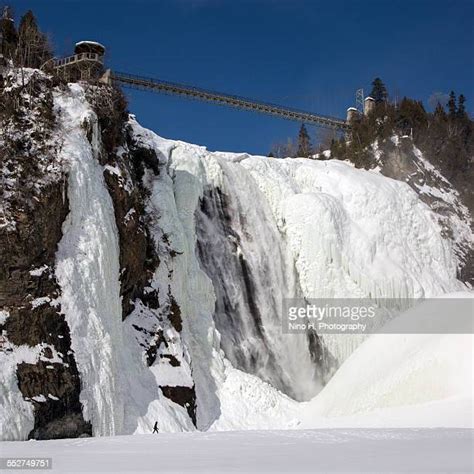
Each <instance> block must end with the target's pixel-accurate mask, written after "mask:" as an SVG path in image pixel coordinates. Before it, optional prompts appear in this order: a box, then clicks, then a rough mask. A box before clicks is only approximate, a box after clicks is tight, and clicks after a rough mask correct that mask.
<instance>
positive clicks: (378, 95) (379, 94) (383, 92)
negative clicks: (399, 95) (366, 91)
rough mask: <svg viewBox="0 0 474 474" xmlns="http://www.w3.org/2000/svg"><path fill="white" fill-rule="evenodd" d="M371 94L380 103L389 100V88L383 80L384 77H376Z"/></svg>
mask: <svg viewBox="0 0 474 474" xmlns="http://www.w3.org/2000/svg"><path fill="white" fill-rule="evenodd" d="M370 96H371V97H372V98H373V99H374V100H375V102H376V103H378V104H379V103H381V102H385V101H386V100H387V97H388V92H387V88H386V87H385V84H384V83H383V82H382V79H380V77H376V78H375V79H374V81H373V82H372V92H371V93H370Z"/></svg>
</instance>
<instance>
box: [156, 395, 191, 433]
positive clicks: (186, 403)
mask: <svg viewBox="0 0 474 474" xmlns="http://www.w3.org/2000/svg"><path fill="white" fill-rule="evenodd" d="M161 391H162V392H163V395H164V396H165V397H166V398H169V399H170V400H172V401H173V402H175V403H177V404H178V405H181V406H182V407H184V408H186V411H187V412H188V415H189V417H190V418H191V420H192V421H193V423H194V426H196V391H195V389H194V386H193V387H179V386H178V387H169V386H164V387H161Z"/></svg>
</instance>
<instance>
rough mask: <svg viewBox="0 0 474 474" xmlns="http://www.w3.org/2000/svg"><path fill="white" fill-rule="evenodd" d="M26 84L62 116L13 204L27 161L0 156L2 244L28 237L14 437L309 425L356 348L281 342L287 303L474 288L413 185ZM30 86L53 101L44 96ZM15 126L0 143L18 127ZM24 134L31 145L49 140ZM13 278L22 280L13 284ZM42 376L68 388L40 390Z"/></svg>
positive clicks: (12, 339)
mask: <svg viewBox="0 0 474 474" xmlns="http://www.w3.org/2000/svg"><path fill="white" fill-rule="evenodd" d="M29 79H30V80H31V82H29V84H30V86H25V84H24V83H21V82H20V81H19V79H18V77H17V76H15V73H14V72H12V73H10V76H8V77H7V78H6V84H7V85H6V87H5V88H4V93H5V91H6V90H7V88H9V89H8V93H10V94H11V93H18V94H19V97H20V98H22V100H23V101H24V103H23V105H22V107H23V108H22V109H21V110H20V111H19V113H20V115H21V116H22V117H24V120H27V119H28V118H30V119H31V117H34V115H35V114H38V116H42V115H41V114H43V115H44V112H42V111H41V109H40V108H41V107H43V106H45V107H47V108H48V110H49V113H50V114H51V115H52V116H53V117H54V120H53V122H52V123H48V124H47V130H48V134H49V135H48V137H49V138H48V140H49V141H48V143H49V148H48V151H47V152H45V156H47V160H49V162H48V161H47V160H46V158H45V165H44V166H43V165H41V167H40V166H39V165H38V166H37V167H36V168H35V174H36V176H37V182H38V186H37V187H35V186H33V188H34V189H33V191H32V193H30V194H27V195H25V196H24V199H23V201H21V202H20V203H19V202H18V196H20V193H21V191H20V188H21V186H23V183H24V182H27V185H28V186H30V184H31V183H30V181H31V177H30V178H29V177H28V176H29V175H28V174H25V175H24V176H20V177H19V176H18V169H19V168H22V167H25V166H26V165H25V163H26V162H27V160H26V158H23V155H21V154H19V155H15V153H13V154H11V156H10V155H9V156H8V159H5V160H4V162H3V163H2V166H3V170H2V180H3V181H2V182H3V184H4V187H3V189H2V192H3V194H4V200H3V201H2V218H3V221H2V224H1V225H2V227H1V230H2V242H8V241H9V239H14V238H16V239H19V240H20V241H22V242H23V244H22V246H21V247H20V248H18V249H16V250H15V251H16V254H15V255H13V256H10V257H7V256H6V257H5V259H4V264H3V265H4V266H3V272H2V292H1V293H0V296H1V297H2V300H1V301H0V303H1V308H0V309H1V310H2V312H1V319H0V326H1V329H2V331H3V334H4V337H5V341H6V342H4V343H3V345H2V350H1V351H0V364H1V366H2V371H1V374H2V375H1V376H0V377H1V379H0V398H1V401H2V404H1V411H0V425H1V426H2V432H1V437H2V438H3V439H26V437H28V436H30V437H40V438H41V437H43V438H48V437H63V436H79V435H89V434H93V435H97V436H101V435H113V434H133V433H144V432H150V431H151V427H152V426H153V424H154V423H155V422H158V425H159V429H160V430H161V431H188V430H194V429H196V428H197V429H203V430H205V429H233V428H240V429H242V428H266V427H274V428H275V427H289V426H296V423H297V421H295V420H297V418H298V417H297V415H296V413H297V411H298V410H299V405H298V403H297V401H299V402H301V401H306V400H310V399H312V398H313V397H315V396H316V395H317V394H318V393H319V392H320V391H321V389H322V387H323V386H324V385H325V384H326V383H327V381H328V379H329V378H330V376H331V375H332V372H333V370H334V368H335V367H338V366H339V365H340V364H342V363H343V361H344V360H345V359H346V358H347V357H348V356H349V355H350V354H351V353H352V352H353V350H354V349H355V347H356V346H357V344H358V343H359V342H360V340H359V339H357V338H351V337H348V336H347V337H346V336H325V337H322V336H318V335H316V336H314V335H313V336H311V337H310V335H306V334H300V335H295V334H292V335H286V334H283V333H282V331H281V310H282V302H283V299H284V298H287V297H306V298H316V297H370V298H384V297H385V298H395V299H402V298H407V297H413V298H419V297H432V296H438V295H441V294H445V293H449V292H454V291H459V290H464V289H465V288H466V287H465V286H464V284H463V283H462V282H461V281H459V280H458V279H457V270H458V263H459V256H458V254H457V253H456V251H455V243H453V240H452V239H450V238H448V237H447V236H445V235H444V234H443V232H442V227H441V224H440V222H439V216H437V215H436V213H435V212H434V211H433V210H432V209H431V208H430V207H429V206H428V205H427V204H426V203H424V202H423V201H422V200H421V199H420V198H419V196H418V194H417V193H416V192H415V191H414V190H413V189H412V188H411V187H410V186H409V185H408V184H407V183H404V182H401V181H397V180H394V179H390V178H387V177H384V176H383V175H381V174H380V173H379V172H378V171H364V170H360V169H355V168H354V167H353V166H351V165H350V164H347V163H343V162H338V161H336V160H330V161H315V160H308V159H284V160H279V159H269V158H265V157H258V156H249V155H247V154H231V153H217V152H214V153H213V152H209V151H207V150H206V149H205V148H204V147H200V146H196V145H190V144H187V143H183V142H179V141H172V140H166V139H163V138H160V137H159V136H157V135H156V134H154V133H153V132H151V131H149V130H147V129H144V128H143V127H141V126H140V125H139V123H138V122H137V121H136V119H135V118H134V117H133V116H130V117H129V118H128V119H127V118H126V117H125V116H124V118H123V119H122V120H121V119H120V117H119V120H117V121H116V123H113V122H111V121H110V115H111V112H113V111H114V110H115V107H116V106H115V104H114V101H113V100H111V101H108V100H105V101H104V100H102V99H103V98H104V97H105V98H107V97H109V98H110V97H112V98H113V91H111V90H110V89H109V88H107V87H106V86H103V87H97V86H81V85H78V84H71V85H68V86H59V87H53V85H52V84H50V82H49V81H50V80H49V79H48V78H47V77H46V76H44V75H43V74H40V73H39V72H31V74H30V76H29ZM27 84H28V81H27ZM33 86H34V87H37V88H39V90H41V91H44V94H45V97H46V98H47V101H48V103H47V104H46V105H44V104H36V103H32V102H34V101H33V99H31V93H30V90H29V88H28V87H30V88H32V87H33ZM45 100H46V99H45ZM7 123H9V124H10V125H9V126H8V127H7V126H6V124H7ZM117 123H118V125H117ZM3 124H4V126H3V128H2V131H1V133H2V135H1V137H2V138H1V139H2V142H1V144H2V146H5V143H6V140H7V138H8V139H9V140H10V139H11V136H12V135H11V130H12V128H14V127H15V126H16V127H18V129H21V123H18V122H15V121H10V122H8V120H4V122H3ZM45 126H46V125H45ZM114 127H116V129H115V128H114ZM18 133H19V132H18ZM22 133H23V135H22V137H21V139H22V140H23V141H24V142H25V143H26V144H28V146H31V145H32V144H35V143H37V142H38V141H41V139H42V138H41V137H39V138H38V136H35V135H33V136H32V135H31V134H30V133H29V132H26V131H25V129H23V132H22ZM19 134H20V133H19ZM20 135H21V134H20ZM20 156H21V157H22V159H21V160H20V159H19V157H20ZM25 156H26V157H27V158H28V157H31V156H34V153H33V154H29V155H28V154H26V155H25ZM15 160H16V161H15ZM15 166H17V168H16V169H15ZM18 167H19V168H18ZM15 173H16V174H15ZM31 176H33V175H31ZM22 180H23V181H22ZM48 186H49V187H48ZM45 190H48V191H45ZM51 190H52V191H51ZM35 193H36V194H35ZM48 196H49V198H48V199H50V200H51V202H52V203H53V204H54V205H51V204H49V205H48V201H47V199H46V198H47V197H48ZM26 203H27V205H26ZM20 204H21V206H23V205H24V206H25V210H24V211H22V212H19V208H20ZM45 205H46V207H47V209H48V206H49V209H50V214H49V217H50V221H49V220H48V219H47V217H46V216H47V212H46V216H44V217H43V216H42V215H39V214H38V206H39V207H41V209H43V207H44V206H45ZM47 209H46V211H47ZM65 211H66V212H65ZM66 214H67V216H66ZM35 216H37V221H35ZM24 222H29V225H30V227H28V230H25V231H24V233H22V230H21V229H22V226H24V225H25V224H24ZM49 226H54V227H55V228H57V229H58V232H56V233H55V234H54V236H52V237H51V238H49V237H48V238H46V237H45V238H42V239H41V241H40V242H39V243H38V244H37V245H35V246H34V249H36V247H37V248H38V252H37V254H36V253H35V258H29V257H28V258H23V260H22V261H21V262H20V263H18V260H19V258H18V256H19V255H29V252H28V245H27V242H28V238H29V237H28V236H29V235H30V234H31V232H35V228H37V229H39V231H38V230H37V232H38V233H39V234H40V235H43V233H45V232H46V231H44V229H48V228H49ZM18 229H20V230H18ZM30 229H32V230H30ZM463 229H464V231H465V228H464V227H463ZM46 234H47V233H46ZM48 235H49V234H48ZM469 237H470V236H469ZM45 242H48V249H50V250H49V252H46V254H45V253H44V252H43V253H42V252H41V249H42V248H45ZM51 249H53V251H51ZM3 250H4V251H6V246H3ZM35 251H36V250H35ZM33 253H34V252H33V251H32V252H31V254H33ZM15 272H16V273H15ZM15 275H16V276H15ZM18 275H20V277H18ZM17 277H18V278H17ZM12 278H13V280H12ZM15 278H17V280H18V281H21V282H22V286H21V287H20V286H18V285H17V286H16V287H15V285H12V284H11V283H8V284H7V282H8V281H10V282H11V281H16V280H15ZM46 282H48V285H46ZM15 292H16V294H17V295H18V294H19V295H20V296H21V297H18V298H16V297H13V295H14V294H15ZM48 314H52V315H54V316H52V317H54V318H55V321H57V322H56V323H55V325H53V326H51V323H50V322H49V323H45V321H44V317H45V315H48ZM28 317H30V320H28V319H27V318H28ZM24 326H27V327H31V328H33V329H32V330H31V331H28V330H27V331H25V333H22V332H21V329H20V328H21V327H24ZM45 327H46V328H47V330H44V328H45ZM41 328H43V330H42V329H41ZM46 332H47V333H48V334H49V335H48V334H46ZM33 333H34V334H33ZM51 334H53V335H52V336H51ZM25 364H26V365H25ZM39 367H40V368H41V370H40V369H39ZM48 370H49V371H50V373H52V374H53V373H54V374H55V376H57V377H59V376H61V377H63V379H64V380H67V381H68V383H67V384H66V382H65V381H64V380H62V379H61V381H60V382H59V383H57V384H54V383H49V382H47V380H48V379H47V377H48V376H47V375H46V374H48ZM60 374H61V375H60ZM72 381H73V382H72ZM65 384H66V386H67V387H69V388H70V390H69V391H67V390H66V391H65V390H64V386H65ZM276 413H278V416H276Z"/></svg>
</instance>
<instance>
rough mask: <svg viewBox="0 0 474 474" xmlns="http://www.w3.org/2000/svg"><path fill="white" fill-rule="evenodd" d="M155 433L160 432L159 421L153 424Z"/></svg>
mask: <svg viewBox="0 0 474 474" xmlns="http://www.w3.org/2000/svg"><path fill="white" fill-rule="evenodd" d="M153 433H158V422H157V421H155V426H153Z"/></svg>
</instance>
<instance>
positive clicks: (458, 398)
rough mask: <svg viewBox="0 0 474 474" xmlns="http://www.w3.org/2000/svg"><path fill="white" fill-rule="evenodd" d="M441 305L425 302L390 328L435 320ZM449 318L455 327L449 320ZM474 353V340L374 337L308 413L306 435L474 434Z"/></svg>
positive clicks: (461, 337) (304, 422) (306, 406)
mask: <svg viewBox="0 0 474 474" xmlns="http://www.w3.org/2000/svg"><path fill="white" fill-rule="evenodd" d="M453 297H457V298H470V299H472V301H473V305H474V294H473V293H456V294H454V295H453ZM436 305H437V302H436V299H433V300H430V301H427V302H424V303H422V304H420V305H418V306H416V307H414V308H412V309H410V310H408V311H407V312H405V313H403V314H402V315H401V316H398V317H397V318H396V320H394V321H392V322H390V323H389V324H388V326H393V325H398V324H404V320H405V321H406V320H410V321H413V320H414V319H415V320H417V319H418V320H421V319H426V318H432V317H435V316H434V315H435V314H436ZM465 316H466V317H467V318H473V316H474V314H473V312H472V311H471V312H470V314H466V315H465ZM442 317H443V318H445V319H446V322H447V324H449V314H445V315H443V316H442ZM406 324H407V323H406ZM395 327H399V326H395ZM473 350H474V336H473V335H472V334H375V335H372V336H370V337H369V338H368V339H367V340H366V341H365V342H364V343H363V344H361V345H360V346H359V347H358V348H357V349H356V351H355V352H354V353H353V354H352V355H351V356H350V357H349V358H348V359H347V360H346V361H345V362H344V363H343V364H342V366H341V367H340V368H339V370H338V371H337V372H336V374H335V375H334V377H333V378H332V379H331V380H330V382H329V383H328V384H327V385H326V387H325V388H324V389H323V390H322V391H321V392H320V393H319V395H318V396H317V397H315V398H314V399H313V400H312V401H311V402H309V403H307V404H303V405H302V413H301V414H300V419H301V420H302V424H301V427H306V428H308V427H320V426H327V425H331V426H358V425H361V424H362V425H364V426H367V425H368V426H377V425H380V424H381V423H382V426H385V427H386V426H450V425H451V424H454V426H466V427H471V428H472V426H473V419H472V415H473V409H472V397H473V375H474V373H473Z"/></svg>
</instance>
